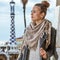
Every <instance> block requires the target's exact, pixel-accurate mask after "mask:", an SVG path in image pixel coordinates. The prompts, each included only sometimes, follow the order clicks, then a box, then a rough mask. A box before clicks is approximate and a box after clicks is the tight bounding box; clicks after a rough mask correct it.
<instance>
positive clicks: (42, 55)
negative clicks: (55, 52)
mask: <svg viewBox="0 0 60 60" xmlns="http://www.w3.org/2000/svg"><path fill="white" fill-rule="evenodd" d="M40 56H41V57H42V58H43V59H47V53H46V51H45V50H44V49H43V48H40Z"/></svg>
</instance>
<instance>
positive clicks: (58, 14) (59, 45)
mask: <svg viewBox="0 0 60 60" xmlns="http://www.w3.org/2000/svg"><path fill="white" fill-rule="evenodd" d="M57 5H58V4H57ZM55 18H56V19H55V20H58V27H57V36H56V51H57V54H58V60H60V6H59V5H58V6H57V7H56V9H55Z"/></svg>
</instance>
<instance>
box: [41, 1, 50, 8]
mask: <svg viewBox="0 0 60 60" xmlns="http://www.w3.org/2000/svg"><path fill="white" fill-rule="evenodd" d="M41 4H43V5H45V6H46V8H48V7H49V6H50V4H49V3H48V2H47V1H42V3H41Z"/></svg>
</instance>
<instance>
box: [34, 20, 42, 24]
mask: <svg viewBox="0 0 60 60" xmlns="http://www.w3.org/2000/svg"><path fill="white" fill-rule="evenodd" d="M42 21H43V20H39V21H36V22H35V23H36V25H38V24H40V23H41V22H42Z"/></svg>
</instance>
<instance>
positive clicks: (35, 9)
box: [31, 6, 42, 22]
mask: <svg viewBox="0 0 60 60" xmlns="http://www.w3.org/2000/svg"><path fill="white" fill-rule="evenodd" d="M40 12H41V9H40V7H38V6H34V7H33V9H32V12H31V19H32V21H34V22H36V21H39V20H42V15H41V14H42V13H40Z"/></svg>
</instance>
